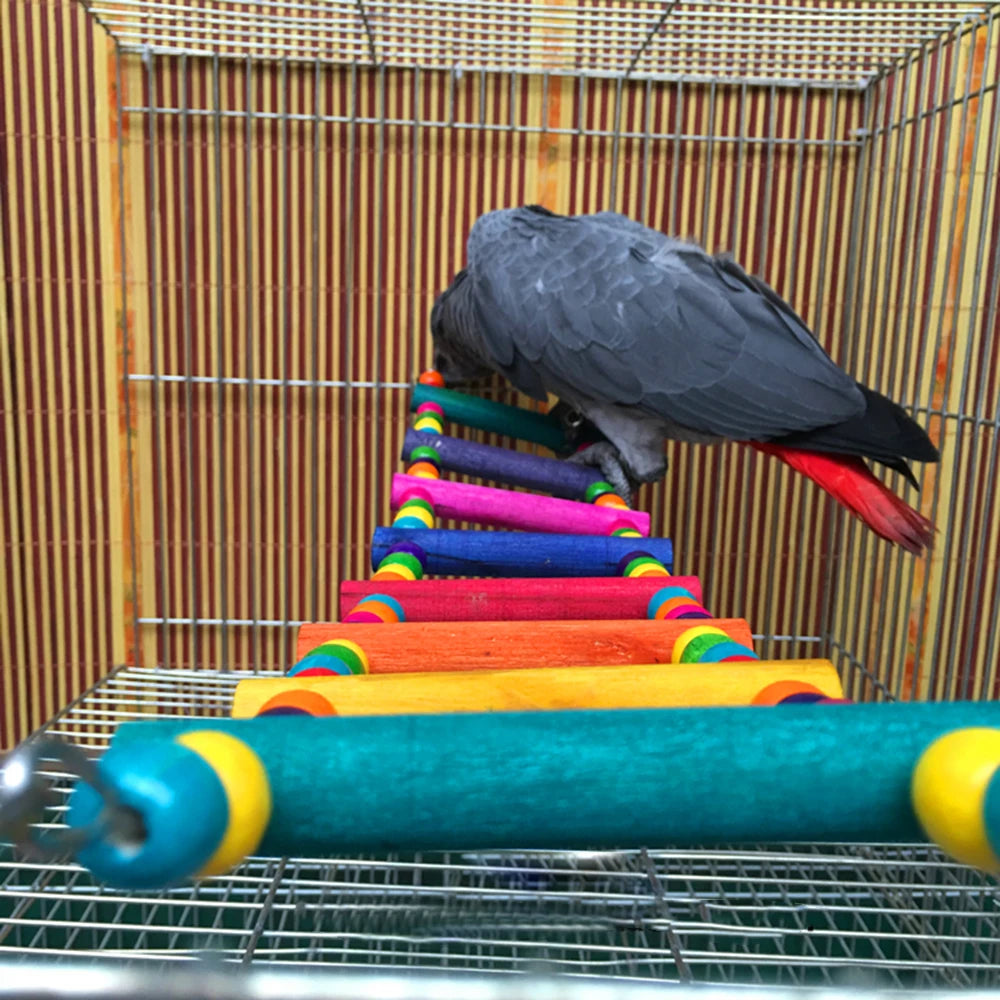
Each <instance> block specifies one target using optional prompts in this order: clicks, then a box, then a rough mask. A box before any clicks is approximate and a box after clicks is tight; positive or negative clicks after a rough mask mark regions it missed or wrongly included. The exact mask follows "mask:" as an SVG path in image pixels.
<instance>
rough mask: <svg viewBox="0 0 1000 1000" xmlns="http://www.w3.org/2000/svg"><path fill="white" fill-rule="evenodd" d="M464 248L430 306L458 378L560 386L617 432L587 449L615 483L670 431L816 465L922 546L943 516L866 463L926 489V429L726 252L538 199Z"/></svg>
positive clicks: (570, 400) (819, 478)
mask: <svg viewBox="0 0 1000 1000" xmlns="http://www.w3.org/2000/svg"><path fill="white" fill-rule="evenodd" d="M467 252H468V253H467V256H468V263H467V266H466V267H465V268H464V269H463V270H461V271H459V272H458V274H457V275H456V276H455V278H454V280H453V281H452V283H451V284H450V285H449V287H448V288H447V289H446V290H445V291H444V292H442V293H441V295H439V296H438V298H437V299H436V301H435V303H434V307H433V309H432V312H431V331H432V334H433V338H434V347H435V357H434V366H435V368H436V369H437V370H438V371H439V372H440V374H441V375H442V376H443V377H444V380H445V383H446V384H451V383H455V382H465V381H468V380H470V379H476V378H479V377H482V376H485V375H487V374H490V373H492V372H500V373H502V374H503V375H504V376H506V378H507V379H508V380H509V381H510V382H511V383H512V384H513V385H514V386H515V387H516V388H517V389H518V390H520V391H521V392H523V393H525V394H527V395H528V396H532V397H534V398H536V399H539V400H545V399H546V398H547V396H548V394H553V395H555V396H557V397H559V400H560V406H561V407H562V408H563V410H564V412H570V413H572V414H574V418H575V419H578V420H584V421H586V422H589V424H590V425H592V426H593V427H596V428H597V430H598V431H599V432H600V435H602V437H603V441H602V442H600V443H599V444H595V445H593V446H592V447H591V448H589V449H587V450H586V451H584V452H583V453H582V455H581V456H579V457H580V458H583V459H584V460H586V461H594V462H595V463H600V464H601V467H602V468H603V469H604V470H605V476H606V478H607V477H609V476H612V477H614V478H615V480H617V482H616V485H617V484H619V483H622V480H623V478H625V477H627V483H631V484H636V483H640V482H652V481H655V480H656V479H658V478H660V477H661V476H662V475H663V474H664V473H665V471H666V456H665V453H664V442H665V439H667V438H674V439H680V440H686V441H698V442H705V443H711V442H716V441H719V440H725V439H729V440H735V441H741V442H746V443H748V444H751V445H752V446H753V447H755V448H757V449H758V450H760V451H763V452H767V453H769V454H772V455H775V456H777V457H778V458H780V459H782V460H783V461H785V462H786V463H788V464H789V465H790V466H792V467H793V468H794V469H796V470H798V471H799V472H802V473H804V474H805V475H807V476H808V477H810V478H811V479H813V480H814V481H815V482H816V483H818V484H819V485H820V486H821V487H823V489H825V490H827V491H828V492H829V493H830V494H832V495H833V496H834V497H835V498H836V499H837V500H838V501H839V502H840V503H842V504H843V505H844V506H846V507H847V508H848V509H849V510H851V511H852V512H853V513H854V514H856V515H858V516H859V517H860V518H862V520H864V521H865V522H866V523H867V524H868V525H869V526H870V527H871V528H872V529H873V530H874V531H875V532H877V533H878V534H879V535H881V536H882V537H883V538H887V539H890V540H891V541H894V542H898V543H899V544H900V545H902V546H904V547H905V548H906V549H908V550H909V551H911V552H914V553H921V552H922V551H923V550H924V549H925V548H926V547H927V546H928V545H929V544H930V541H931V539H932V537H933V526H932V525H931V523H930V522H929V521H927V520H926V519H925V518H924V517H923V516H922V515H921V514H919V513H918V512H917V511H915V510H913V508H911V507H910V506H908V505H907V504H906V503H905V502H904V501H903V500H901V499H900V498H899V497H897V496H896V495H895V494H893V493H892V492H890V491H889V490H888V489H887V488H886V487H885V486H884V485H883V484H882V483H881V482H879V480H877V479H876V478H875V477H874V476H873V475H872V473H871V472H870V471H869V468H868V466H867V465H866V464H865V462H864V461H863V459H865V458H868V459H871V460H872V461H875V462H880V463H882V464H884V465H887V466H888V467H890V468H892V469H895V470H897V471H898V472H900V473H902V474H903V475H904V476H905V477H906V478H907V479H908V480H909V481H910V482H911V483H913V485H914V486H916V482H915V480H914V478H913V474H912V472H911V471H910V468H909V466H908V465H907V462H906V460H907V459H912V460H916V461H921V462H935V461H937V460H938V452H937V449H936V448H935V447H934V445H933V444H932V443H931V441H930V439H929V438H928V437H927V434H926V433H925V432H924V430H923V429H922V428H921V427H919V426H918V425H917V424H916V423H915V422H914V421H913V420H912V419H911V418H910V417H909V416H908V415H907V414H906V413H905V412H904V411H903V409H902V408H901V407H899V406H897V405H896V404H895V403H893V402H892V401H891V400H889V399H887V398H886V397H885V396H882V395H880V394H879V393H877V392H874V391H873V390H871V389H869V388H867V387H866V386H863V385H861V384H860V383H859V382H857V381H855V380H854V379H853V378H851V377H850V376H849V375H847V374H846V373H845V372H844V371H843V370H842V369H840V368H839V367H838V366H837V365H836V364H835V363H834V362H833V360H832V359H831V358H830V357H829V355H828V354H827V353H826V352H825V351H824V350H823V348H822V347H820V345H819V343H818V342H817V341H816V339H815V337H814V336H813V335H812V333H811V332H810V331H809V329H808V328H807V326H806V324H805V323H804V321H803V320H802V319H800V318H799V317H798V316H797V315H796V314H795V312H794V311H793V310H792V308H791V306H789V305H788V304H787V303H786V302H785V301H784V300H783V299H781V297H780V296H779V295H778V294H777V293H776V292H775V291H773V290H772V289H771V288H770V287H768V286H767V285H766V284H765V283H764V282H763V281H761V280H759V279H758V278H755V277H752V276H751V275H749V274H747V273H746V272H745V271H744V270H743V269H742V268H741V267H740V266H739V265H738V264H737V263H736V262H735V261H734V260H733V259H731V258H730V257H728V256H724V255H715V256H712V255H710V254H708V253H706V252H705V251H704V250H703V249H702V248H700V247H699V246H697V245H696V244H693V243H690V242H685V241H682V240H678V239H673V238H671V237H668V236H665V235H663V234H662V233H659V232H657V231H655V230H652V229H649V228H647V227H646V226H643V225H640V224H639V223H637V222H635V221H633V220H631V219H628V218H626V217H625V216H622V215H618V214H617V213H614V212H598V213H597V214H594V215H574V216H563V215H556V214H554V213H552V212H550V211H548V210H547V209H544V208H541V207H539V206H537V205H531V206H527V207H522V208H512V209H501V210H499V211H494V212H488V213H487V214H485V215H483V216H481V217H480V218H479V219H478V220H477V221H476V223H475V224H474V225H473V227H472V230H471V232H470V233H469V239H468V246H467ZM577 415H578V416H577ZM616 468H617V469H618V470H619V472H622V471H623V472H624V473H625V477H623V476H621V475H618V476H615V469H616ZM621 488H623V489H624V488H627V485H626V484H623V485H622V487H621Z"/></svg>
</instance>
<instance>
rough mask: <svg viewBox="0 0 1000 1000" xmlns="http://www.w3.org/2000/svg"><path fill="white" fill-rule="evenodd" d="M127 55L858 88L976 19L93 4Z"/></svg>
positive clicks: (868, 11)
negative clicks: (141, 53) (145, 53)
mask: <svg viewBox="0 0 1000 1000" xmlns="http://www.w3.org/2000/svg"><path fill="white" fill-rule="evenodd" d="M87 6H88V9H89V10H90V11H91V13H92V14H93V16H94V17H95V18H96V19H97V20H99V21H100V23H101V24H102V25H104V27H105V28H106V29H107V30H108V32H109V33H110V34H111V35H112V36H113V37H114V38H115V39H116V40H117V41H118V42H119V44H120V45H121V46H122V48H123V49H125V50H128V51H145V50H150V49H151V50H154V51H156V52H160V53H164V54H170V55H182V54H183V55H192V56H215V55H218V56H222V57H252V58H261V59H288V60H296V61H306V62H314V61H317V60H321V61H323V62H329V63H340V64H358V65H369V66H373V67H405V66H412V65H420V66H422V67H424V68H425V69H438V70H441V69H443V70H453V69H458V70H462V71H471V72H477V71H481V70H488V71H496V72H505V73H510V72H531V73H536V72H550V73H569V74H571V75H573V76H577V77H579V76H591V75H592V76H600V77H608V78H619V77H629V78H636V79H657V80H664V79H674V78H677V77H683V78H685V79H689V80H690V79H697V78H706V79H712V80H716V81H718V80H726V79H729V80H738V81H743V82H785V83H789V82H793V81H794V82H795V83H811V84H814V85H815V84H828V85H831V86H851V85H854V86H864V85H866V84H868V83H870V82H871V80H872V79H873V78H875V77H876V76H879V75H881V74H882V73H884V72H885V71H886V70H887V69H888V68H890V67H891V66H893V65H894V64H896V63H898V62H900V61H902V60H903V59H904V58H906V57H907V56H908V55H909V54H910V53H911V52H912V51H914V50H916V49H920V48H921V47H922V46H924V45H925V44H928V43H933V42H935V41H936V40H937V39H938V38H940V37H941V36H943V35H945V34H947V33H950V32H952V31H953V30H954V29H955V26H956V24H960V23H962V22H970V23H974V22H976V21H977V20H978V19H979V18H980V17H981V15H982V14H983V12H984V11H985V10H986V9H987V8H988V7H989V6H990V5H989V4H983V3H970V2H963V0H943V2H940V3H937V2H935V3H918V2H913V0H899V2H894V3H881V4H878V5H875V4H869V3H861V2H853V3H847V4H844V3H835V2H832V0H824V2H822V3H775V2H742V0H709V2H700V3H698V2H688V0H685V2H676V0H675V2H632V3H626V4H607V3H586V2H582V3H575V4H564V3H532V2H525V0H488V2H469V0H463V2H444V3H435V4H423V3H419V2H409V3H388V2H384V0H361V2H357V0H355V2H347V0H345V2H333V3H281V2H269V3H256V4H253V5H252V7H251V8H250V9H247V6H246V5H245V4H239V3H231V2H225V0H211V2H200V3H187V4H173V3H164V2H155V0H154V2H149V0H108V2H89V3H88V4H87Z"/></svg>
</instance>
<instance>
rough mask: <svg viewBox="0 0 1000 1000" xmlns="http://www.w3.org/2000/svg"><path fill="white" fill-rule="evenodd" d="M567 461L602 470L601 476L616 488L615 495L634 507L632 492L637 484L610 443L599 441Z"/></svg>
mask: <svg viewBox="0 0 1000 1000" xmlns="http://www.w3.org/2000/svg"><path fill="white" fill-rule="evenodd" d="M567 461H569V462H577V463H579V464H580V465H590V466H594V467H596V468H598V469H600V470H601V475H603V476H604V479H605V481H606V482H609V483H610V484H611V485H612V486H613V487H614V490H615V493H617V494H618V496H620V497H621V498H622V500H624V501H625V503H627V504H628V505H629V506H630V507H631V506H632V492H633V490H635V488H636V486H637V484H636V483H635V482H634V481H633V479H632V477H631V476H630V475H629V474H628V472H627V471H626V469H625V464H624V463H623V462H622V458H621V455H620V454H619V453H618V449H617V448H616V447H615V446H614V445H613V444H611V442H610V441H598V442H596V443H595V444H592V445H589V446H588V447H586V448H584V449H583V451H578V452H577V453H576V454H575V455H571V456H570V457H569V458H568V459H567Z"/></svg>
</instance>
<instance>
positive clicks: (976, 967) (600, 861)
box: [0, 669, 1000, 989]
mask: <svg viewBox="0 0 1000 1000" xmlns="http://www.w3.org/2000/svg"><path fill="white" fill-rule="evenodd" d="M239 679H240V676H239V675H236V674H212V673H206V672H201V671H199V672H189V671H178V670H170V671H163V670H142V669H122V670H119V671H118V672H116V673H115V674H113V675H112V676H110V677H109V678H108V679H107V680H105V681H104V682H102V683H101V684H99V685H98V686H97V687H96V688H95V689H94V690H92V691H90V692H89V693H88V694H87V695H86V696H84V697H83V698H81V699H80V700H79V701H77V702H76V703H75V704H73V705H71V706H70V707H69V708H68V709H67V710H66V711H65V712H63V713H62V714H61V715H60V716H59V717H58V718H56V719H54V720H53V721H52V723H51V725H50V726H48V727H47V731H48V732H49V733H50V734H53V735H58V736H61V737H63V738H65V739H68V740H71V741H73V742H74V743H76V744H78V745H80V746H85V747H88V748H90V749H91V750H92V751H93V752H95V753H97V752H99V751H100V750H101V749H102V748H104V747H105V746H106V745H107V743H108V741H109V739H110V737H111V734H112V733H113V732H114V729H115V726H116V725H117V724H118V723H120V722H122V721H126V720H130V719H135V718H141V717H143V716H148V715H150V714H156V715H158V716H168V715H177V716H192V715H194V716H206V717H210V716H213V715H218V714H220V713H223V712H225V711H226V709H227V706H228V703H229V700H230V698H231V695H232V692H233V690H234V687H235V685H236V683H237V681H238V680H239ZM624 766H627V762H626V763H625V764H624ZM62 791H63V793H65V788H63V789H62ZM656 807H657V806H656V804H655V803H651V804H650V808H656ZM62 808H63V806H62V805H57V806H56V807H55V809H56V811H57V814H55V815H53V817H52V821H53V823H58V822H59V816H58V812H59V811H61V809H62ZM654 848H655V845H651V847H650V849H649V850H644V851H623V852H600V853H579V852H574V853H568V852H566V853H560V852H532V851H524V852H503V853H496V854H487V853H476V854H471V853H470V854H464V853H448V854H444V853H441V854H420V855H413V856H397V855H393V856H367V857H357V858H349V857H339V858H329V859H318V858H287V859H278V858H254V859H251V860H250V861H248V862H247V863H246V864H244V865H243V866H242V867H241V868H240V869H238V870H237V871H236V872H235V873H233V874H231V875H229V876H226V877H219V878H213V879H208V880H206V881H204V882H202V883H200V884H198V885H196V886H193V887H182V888H176V889H172V890H169V891H163V892H155V893H144V892H133V893H121V892H116V891H110V890H108V889H106V888H103V887H101V886H100V885H98V884H95V883H94V881H93V880H92V879H91V878H90V877H89V875H88V874H87V873H86V872H85V871H83V870H82V869H80V868H78V867H77V866H75V865H73V864H70V863H63V864H40V863H34V862H31V861H25V860H24V859H23V858H15V857H13V856H12V855H11V854H10V852H6V853H3V854H2V855H0V955H3V956H10V955H17V956H20V957H21V958H25V959H27V958H39V957H46V958H52V959H65V960H70V959H78V958H80V957H82V956H87V957H101V958H105V959H115V960H122V959H124V960H127V961H130V962H139V963H148V962H155V961H167V960H170V961H176V960H183V959H192V958H198V957H200V956H207V955H211V956H214V957H222V958H223V959H226V960H230V961H240V962H247V961H252V962H280V963H292V964H306V963H322V964H327V965H332V966H336V967H338V968H351V967H376V968H378V967H382V968H388V967H392V968H397V969H410V970H416V969H423V970H437V971H442V970H448V971H457V970H477V971H483V972H532V971H534V972H554V973H560V974H571V975H578V976H592V975H600V976H613V977H619V978H624V979H652V980H661V981H667V982H687V983H696V984H697V983H714V984H735V985H763V984H767V985H783V986H803V985H808V986H843V985H864V986H869V987H872V988H875V987H881V988H890V989H892V988H911V987H937V988H944V987H966V986H987V985H991V984H994V983H995V982H996V981H997V977H998V975H1000V895H998V893H997V887H996V884H995V883H994V882H993V881H992V880H990V879H987V878H985V877H983V876H981V875H980V874H978V873H976V872H974V871H972V870H970V869H968V868H965V867H962V866H959V865H954V864H951V863H950V862H948V861H946V860H945V859H944V858H942V857H941V856H940V855H939V854H938V853H937V852H936V851H934V850H933V849H931V848H928V847H923V846H903V845H863V846H859V845H846V844H817V845H782V846H755V847H738V846H737V847H732V848H725V849H712V850H656V849H654Z"/></svg>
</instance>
